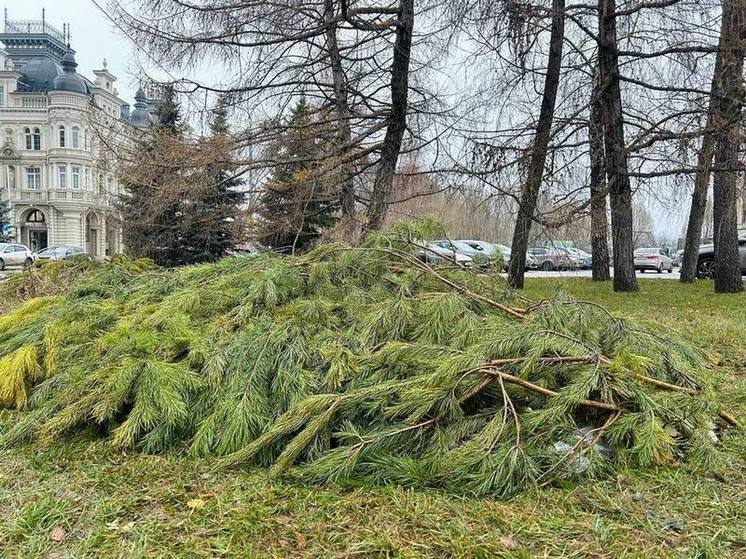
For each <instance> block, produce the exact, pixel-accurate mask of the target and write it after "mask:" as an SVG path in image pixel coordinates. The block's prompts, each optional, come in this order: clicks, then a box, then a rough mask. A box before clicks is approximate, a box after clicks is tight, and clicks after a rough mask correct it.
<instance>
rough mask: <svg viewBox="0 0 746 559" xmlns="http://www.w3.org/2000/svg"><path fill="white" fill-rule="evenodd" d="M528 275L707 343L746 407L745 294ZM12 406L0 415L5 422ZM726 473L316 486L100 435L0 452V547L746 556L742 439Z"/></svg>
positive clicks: (531, 291)
mask: <svg viewBox="0 0 746 559" xmlns="http://www.w3.org/2000/svg"><path fill="white" fill-rule="evenodd" d="M640 287H641V291H640V293H638V294H613V293H612V292H611V286H610V285H608V284H606V285H597V284H593V282H591V281H590V280H585V279H572V280H569V279H568V280H554V279H533V280H529V282H528V286H527V294H528V295H530V296H531V297H534V298H542V297H547V296H551V295H552V294H553V293H555V292H556V291H557V290H558V289H561V290H565V291H568V292H570V293H572V294H573V295H574V296H575V297H576V298H579V299H584V300H592V301H596V302H599V303H602V304H604V305H606V306H607V307H608V308H609V309H610V310H612V311H614V312H617V313H621V314H624V315H626V316H631V317H636V318H638V319H641V320H644V321H646V322H648V323H652V324H655V325H658V326H659V327H660V329H661V331H666V332H668V331H675V332H678V333H679V334H681V335H682V336H684V337H686V338H687V339H689V340H690V341H691V342H692V343H693V344H695V345H697V346H698V347H700V348H702V349H703V350H704V351H706V352H707V353H708V355H709V357H710V362H711V363H712V373H711V374H712V377H713V380H714V382H715V383H716V385H717V387H718V390H719V391H720V392H721V394H722V400H723V401H724V402H727V403H728V406H729V409H730V410H731V411H732V412H733V413H734V415H736V417H738V418H739V419H741V420H742V421H743V420H744V417H745V416H746V295H737V296H733V295H714V294H713V293H712V285H711V284H710V283H707V282H700V283H698V284H696V285H692V286H682V285H680V284H678V283H676V282H670V281H656V280H642V281H641V286H640ZM12 419H13V418H12V416H10V415H9V414H7V413H6V414H5V416H2V414H1V413H0V428H2V427H1V425H2V422H8V421H12ZM727 449H728V455H729V457H730V463H729V465H728V466H727V467H726V468H724V469H723V470H722V471H721V472H718V474H717V475H702V474H698V473H697V472H694V471H691V470H689V469H687V468H677V469H673V468H658V469H652V470H645V471H643V470H627V471H622V472H620V473H619V475H618V476H617V477H615V478H614V479H609V480H604V481H598V482H594V483H585V484H583V485H570V484H568V485H567V486H563V487H552V488H546V489H541V490H536V491H531V492H527V493H524V494H522V495H521V496H519V497H517V498H515V499H513V500H511V501H498V500H494V499H470V498H463V497H458V496H454V495H449V494H446V493H443V492H440V491H435V490H433V491H411V490H405V489H399V488H387V487H374V488H369V487H331V488H317V487H307V486H300V485H293V484H289V483H284V482H280V481H277V480H273V479H270V478H269V477H267V476H266V475H265V474H264V472H261V471H259V472H257V471H253V472H252V471H240V472H216V471H214V470H213V468H212V465H211V463H210V462H209V461H197V460H193V459H187V458H184V457H180V456H171V455H169V456H146V455H140V454H131V455H124V454H119V453H116V454H115V453H112V452H110V451H109V450H108V449H107V447H106V445H105V443H103V442H102V441H100V440H98V439H96V438H95V437H93V436H92V435H91V436H90V439H89V440H85V439H84V438H83V437H77V438H75V439H73V440H70V441H69V444H67V445H64V446H63V445H55V446H53V447H51V448H45V449H43V450H41V449H39V448H38V447H26V448H21V449H10V450H0V557H1V558H3V559H5V558H11V557H19V558H24V559H25V558H37V557H39V558H50V559H52V558H58V559H61V558H67V557H71V558H73V557H74V558H79V557H80V558H82V557H106V558H114V557H126V558H130V557H438V558H442V557H485V558H487V557H490V558H491V557H535V556H538V557H646V558H647V557H649V558H653V557H656V558H657V557H728V558H731V557H732V558H738V557H744V558H746V434H744V433H740V434H737V435H732V436H730V437H729V440H728V441H727Z"/></svg>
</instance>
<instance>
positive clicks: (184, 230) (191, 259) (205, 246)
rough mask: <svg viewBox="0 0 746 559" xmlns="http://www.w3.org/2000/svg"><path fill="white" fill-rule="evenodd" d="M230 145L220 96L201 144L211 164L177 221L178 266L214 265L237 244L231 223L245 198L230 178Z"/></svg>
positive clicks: (225, 110) (239, 182)
mask: <svg viewBox="0 0 746 559" xmlns="http://www.w3.org/2000/svg"><path fill="white" fill-rule="evenodd" d="M232 145H233V142H232V139H231V135H230V130H229V126H228V103H227V99H226V98H225V97H222V96H221V97H220V98H218V101H217V103H216V105H215V108H214V109H213V120H212V124H211V136H210V138H208V139H207V140H206V141H205V142H203V147H205V148H206V150H207V151H208V153H211V154H213V156H211V159H214V161H212V162H210V163H209V164H207V165H206V169H205V173H204V177H202V178H200V179H199V182H200V183H202V184H198V185H197V188H195V189H194V190H193V193H192V195H191V196H190V197H189V199H188V200H184V202H183V205H182V208H181V212H180V216H179V218H178V221H179V232H180V235H179V237H180V244H181V250H180V251H179V254H178V258H177V259H178V260H179V261H180V263H184V264H187V263H189V264H191V263H196V262H209V261H214V260H216V259H217V258H220V257H221V256H224V255H225V254H226V251H227V250H228V249H230V248H231V247H233V246H234V245H235V244H236V238H235V232H234V227H233V220H234V218H235V216H236V213H237V211H238V206H239V205H240V204H241V203H242V202H243V200H244V194H243V192H240V191H238V190H237V189H238V188H239V187H240V186H241V185H242V184H243V181H242V180H241V179H240V178H237V177H235V176H233V175H234V173H235V167H236V166H235V165H234V164H233V163H232V162H231V157H230V154H231V152H232V149H231V147H232Z"/></svg>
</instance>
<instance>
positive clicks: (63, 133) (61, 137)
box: [59, 126, 65, 148]
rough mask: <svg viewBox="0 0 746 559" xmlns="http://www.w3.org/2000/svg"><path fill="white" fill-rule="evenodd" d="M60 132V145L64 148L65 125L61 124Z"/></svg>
mask: <svg viewBox="0 0 746 559" xmlns="http://www.w3.org/2000/svg"><path fill="white" fill-rule="evenodd" d="M59 134H60V136H59V137H60V147H61V148H63V147H65V127H64V126H60V131H59Z"/></svg>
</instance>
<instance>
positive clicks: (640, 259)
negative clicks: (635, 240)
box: [634, 247, 673, 274]
mask: <svg viewBox="0 0 746 559" xmlns="http://www.w3.org/2000/svg"><path fill="white" fill-rule="evenodd" d="M634 254H635V270H640V271H641V272H644V271H646V270H654V271H656V272H658V273H659V274H662V273H663V270H665V271H667V272H668V273H669V274H670V273H671V272H673V260H671V257H670V256H668V254H667V253H666V251H665V250H663V249H662V248H660V247H651V248H638V249H635V253H634Z"/></svg>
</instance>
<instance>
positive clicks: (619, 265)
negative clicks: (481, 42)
mask: <svg viewBox="0 0 746 559" xmlns="http://www.w3.org/2000/svg"><path fill="white" fill-rule="evenodd" d="M598 12H599V14H598V17H599V21H598V59H599V71H600V80H601V107H602V112H603V123H604V145H605V148H606V176H607V179H608V181H609V199H610V202H611V235H612V241H613V245H614V291H637V277H636V276H635V261H634V255H633V252H634V242H633V238H632V188H631V186H630V182H629V174H628V173H627V149H626V146H625V143H624V116H623V114H622V93H621V90H620V87H619V55H618V52H617V35H616V1H615V0H599V10H598Z"/></svg>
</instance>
